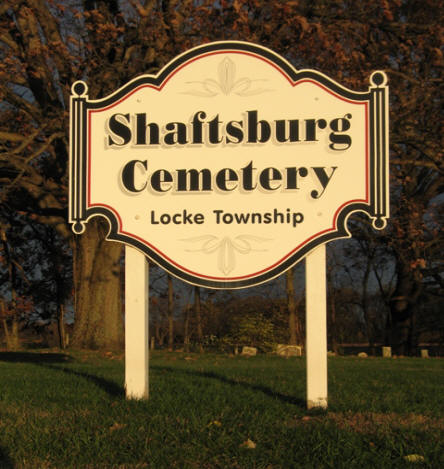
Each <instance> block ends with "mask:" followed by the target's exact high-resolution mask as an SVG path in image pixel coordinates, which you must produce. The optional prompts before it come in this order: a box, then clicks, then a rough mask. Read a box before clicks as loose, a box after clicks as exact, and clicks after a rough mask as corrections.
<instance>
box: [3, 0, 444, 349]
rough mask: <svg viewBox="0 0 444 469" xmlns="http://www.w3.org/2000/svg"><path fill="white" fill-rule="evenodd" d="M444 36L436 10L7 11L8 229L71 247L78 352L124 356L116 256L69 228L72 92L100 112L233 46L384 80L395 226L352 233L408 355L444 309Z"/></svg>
mask: <svg viewBox="0 0 444 469" xmlns="http://www.w3.org/2000/svg"><path fill="white" fill-rule="evenodd" d="M443 24H444V22H443V15H442V5H441V2H440V1H439V0H421V1H419V0H393V1H387V0H360V1H356V0H317V1H315V2H313V1H311V0H296V1H282V2H267V1H263V0H221V1H220V2H214V1H208V0H199V1H195V0H159V1H153V0H146V1H142V0H128V1H118V0H109V1H104V0H76V1H75V0H4V1H3V2H2V4H1V5H0V59H1V60H0V161H1V167H0V182H1V190H0V203H1V204H2V210H3V211H6V212H8V213H9V214H10V218H11V217H12V218H14V216H17V214H20V216H22V217H27V219H28V221H29V223H44V224H48V225H51V226H52V227H54V228H55V229H56V230H57V232H58V234H59V235H60V236H62V237H63V239H65V240H66V241H65V242H66V243H69V244H70V246H71V247H72V250H73V258H74V269H73V270H74V285H75V291H76V300H75V314H76V326H75V327H76V328H77V333H76V332H75V333H74V342H75V343H77V344H78V345H79V346H105V345H106V346H119V344H121V343H122V338H123V336H122V327H121V325H120V326H118V325H117V324H118V323H119V321H121V311H120V309H121V301H120V293H119V291H120V276H119V269H120V260H121V247H120V246H118V245H114V244H112V243H104V242H103V237H104V234H105V232H106V227H103V226H102V224H101V223H100V222H96V223H94V224H91V226H89V227H88V229H87V234H85V235H82V236H81V237H75V236H74V235H72V234H71V233H70V229H69V227H68V225H67V222H66V212H67V190H68V179H67V178H68V176H67V162H68V114H69V95H70V88H71V85H72V83H74V82H75V81H76V80H78V79H83V80H85V81H87V82H88V86H89V95H90V98H92V99H94V98H101V97H103V96H106V95H107V94H108V93H110V92H111V91H113V90H115V89H116V88H117V87H119V86H121V85H123V84H124V83H126V82H127V81H128V80H130V79H131V78H134V77H135V76H138V75H140V74H143V73H156V72H157V71H158V70H159V69H160V68H161V67H162V66H164V65H165V64H166V63H167V62H168V61H169V60H171V59H172V58H173V57H174V56H175V55H177V54H178V53H180V52H182V51H184V50H186V49H188V48H190V47H192V46H195V45H198V44H202V43H206V42H209V41H214V40H222V39H234V40H243V41H250V42H254V43H258V44H261V45H264V46H267V47H269V48H271V49H273V50H274V51H276V52H277V53H279V54H281V55H283V56H284V57H285V58H287V59H288V60H289V61H290V62H291V63H292V64H293V65H294V66H295V67H297V68H314V69H316V70H319V71H321V72H324V73H327V74H328V75H329V76H331V77H332V78H333V79H335V80H337V81H339V82H341V83H342V84H344V85H345V86H347V87H349V88H351V89H354V90H358V91H359V90H363V89H366V88H367V86H368V77H369V75H370V73H371V72H372V71H373V70H376V69H382V70H384V71H385V72H386V73H387V74H388V76H389V85H390V90H391V98H390V118H391V124H390V125H391V132H390V161H391V188H392V190H391V192H392V207H391V219H390V221H389V226H388V228H387V229H386V230H385V232H384V233H381V234H378V235H376V234H375V233H374V232H371V233H369V228H368V225H367V223H366V221H365V220H364V219H363V218H359V217H357V218H356V219H355V222H354V223H355V225H354V230H355V235H356V236H359V238H360V239H362V240H363V243H364V244H362V245H361V246H367V247H368V248H369V249H370V247H371V246H370V244H371V243H373V244H374V243H375V242H376V243H377V245H378V246H379V248H378V249H379V250H378V251H377V254H378V256H379V258H384V257H385V258H389V259H390V262H391V263H392V265H393V270H394V282H393V284H392V285H390V286H389V285H387V284H385V285H384V284H380V295H381V297H383V299H384V301H385V304H386V307H387V311H388V316H387V318H388V324H387V330H388V331H389V334H388V338H387V340H388V341H390V343H391V344H392V345H394V346H397V347H398V348H399V349H400V350H402V351H404V352H405V351H406V350H407V348H406V347H407V346H408V343H409V341H411V340H412V331H413V330H414V327H415V324H416V323H417V322H418V321H420V320H421V318H420V317H419V316H418V315H419V314H420V312H421V308H420V305H421V304H423V303H424V302H427V301H429V299H430V298H439V297H442V286H443V285H442V283H443V273H442V272H443V270H442V260H441V258H442V256H441V255H440V250H441V249H442V218H443V210H442V188H443V178H442V175H443V168H442V149H443V133H442V100H441V96H442V86H443V74H442V71H443V47H442V44H443V36H444V34H443V31H444V26H443ZM2 225H3V226H4V227H5V229H6V230H7V229H8V228H7V227H6V224H4V222H3V219H2ZM370 238H375V241H370ZM370 251H371V249H370V250H367V251H366V252H365V253H364V256H366V258H367V259H369V253H370ZM372 252H373V251H372ZM375 265H376V263H374V264H373V266H375ZM4 268H6V267H4ZM373 270H374V272H375V274H374V275H376V278H377V272H378V270H377V269H376V270H375V269H373ZM377 280H378V278H377ZM379 280H380V278H379ZM409 334H410V335H409Z"/></svg>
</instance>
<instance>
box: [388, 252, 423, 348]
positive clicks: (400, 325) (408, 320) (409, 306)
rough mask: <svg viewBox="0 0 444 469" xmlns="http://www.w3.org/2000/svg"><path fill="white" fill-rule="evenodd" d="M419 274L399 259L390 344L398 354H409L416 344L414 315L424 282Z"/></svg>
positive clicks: (391, 306) (392, 303) (391, 314)
mask: <svg viewBox="0 0 444 469" xmlns="http://www.w3.org/2000/svg"><path fill="white" fill-rule="evenodd" d="M417 275H419V274H418V273H417V272H415V270H412V269H411V268H410V266H407V265H404V264H403V263H401V262H399V261H398V266H397V283H396V289H395V292H394V294H393V297H392V301H391V303H390V316H391V321H390V345H391V347H392V350H393V351H394V353H395V354H396V355H409V354H410V353H411V352H412V348H413V346H414V344H412V343H411V340H412V338H413V334H412V331H411V329H412V327H413V321H412V316H413V314H414V310H413V308H414V305H416V304H417V303H418V298H419V296H420V295H421V289H422V284H421V280H420V278H419V277H418V278H416V276H417Z"/></svg>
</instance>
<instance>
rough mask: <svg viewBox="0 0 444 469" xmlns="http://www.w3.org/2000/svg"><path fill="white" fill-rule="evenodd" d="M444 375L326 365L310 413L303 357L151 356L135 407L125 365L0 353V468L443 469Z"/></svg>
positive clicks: (112, 360)
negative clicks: (146, 386) (325, 385)
mask: <svg viewBox="0 0 444 469" xmlns="http://www.w3.org/2000/svg"><path fill="white" fill-rule="evenodd" d="M443 376H444V373H443V365H442V360H440V359H430V360H421V359H414V358H408V359H407V358H406V359H398V360H391V359H385V360H384V359H372V358H369V359H357V358H340V357H333V358H331V359H329V410H328V412H308V411H307V410H306V409H305V360H304V359H301V358H293V359H288V360H285V359H282V358H279V357H275V356H265V355H263V356H258V357H253V358H250V359H246V358H243V357H228V356H223V355H215V354H208V355H207V354H204V355H198V354H183V353H166V352H165V353H163V352H156V353H154V354H152V356H151V361H150V393H151V395H150V399H149V400H148V401H147V402H135V401H126V400H125V397H124V391H123V380H124V364H123V357H122V356H117V357H115V356H112V355H105V354H100V353H95V352H90V353H82V352H68V353H66V354H60V353H56V352H49V353H44V354H41V353H40V354H34V353H18V354H8V353H6V352H3V353H0V461H2V464H0V467H5V468H8V467H11V468H12V467H17V468H20V467H23V468H28V467H29V468H34V467H35V468H45V467H47V468H57V469H58V468H70V467H72V468H82V467H83V468H108V467H109V468H112V467H116V468H117V467H120V468H136V467H149V468H156V469H157V468H173V467H178V468H188V467H189V468H242V469H243V468H299V467H301V468H324V467H325V468H327V467H331V468H350V467H359V468H365V467H372V468H391V467H399V468H405V467H409V466H410V465H414V467H430V468H438V467H441V465H442V463H443V461H442V459H441V458H442V456H441V455H442V454H443V453H444V451H443V448H442V440H443V438H442V436H443V429H444V420H443V408H444V404H443V400H442V391H443V386H442V385H443ZM248 440H249V441H250V442H252V443H254V445H255V447H254V448H248V445H250V446H251V444H246V442H248ZM412 454H416V455H419V456H421V457H422V458H423V460H422V459H421V460H420V462H416V463H408V462H407V461H406V459H405V457H406V456H408V455H412Z"/></svg>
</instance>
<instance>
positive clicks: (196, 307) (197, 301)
mask: <svg viewBox="0 0 444 469" xmlns="http://www.w3.org/2000/svg"><path fill="white" fill-rule="evenodd" d="M194 312H195V314H196V323H197V341H198V343H199V352H200V353H202V352H203V330H202V315H201V309H200V288H199V287H194Z"/></svg>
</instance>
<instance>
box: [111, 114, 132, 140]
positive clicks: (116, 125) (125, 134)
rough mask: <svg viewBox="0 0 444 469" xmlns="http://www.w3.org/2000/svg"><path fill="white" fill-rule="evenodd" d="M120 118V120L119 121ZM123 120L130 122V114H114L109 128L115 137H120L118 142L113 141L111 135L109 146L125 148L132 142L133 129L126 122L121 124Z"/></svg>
mask: <svg viewBox="0 0 444 469" xmlns="http://www.w3.org/2000/svg"><path fill="white" fill-rule="evenodd" d="M118 118H119V119H120V120H118ZM123 119H125V120H126V121H127V123H128V124H129V122H130V115H129V114H113V115H112V116H111V117H110V118H109V121H108V128H109V130H110V131H111V133H112V134H114V136H115V137H118V140H117V141H116V140H113V138H112V137H111V135H108V145H109V146H112V145H117V146H119V147H123V146H124V145H127V144H128V143H129V142H130V141H131V129H130V127H129V125H127V124H126V123H124V122H121V121H122V120H123Z"/></svg>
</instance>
